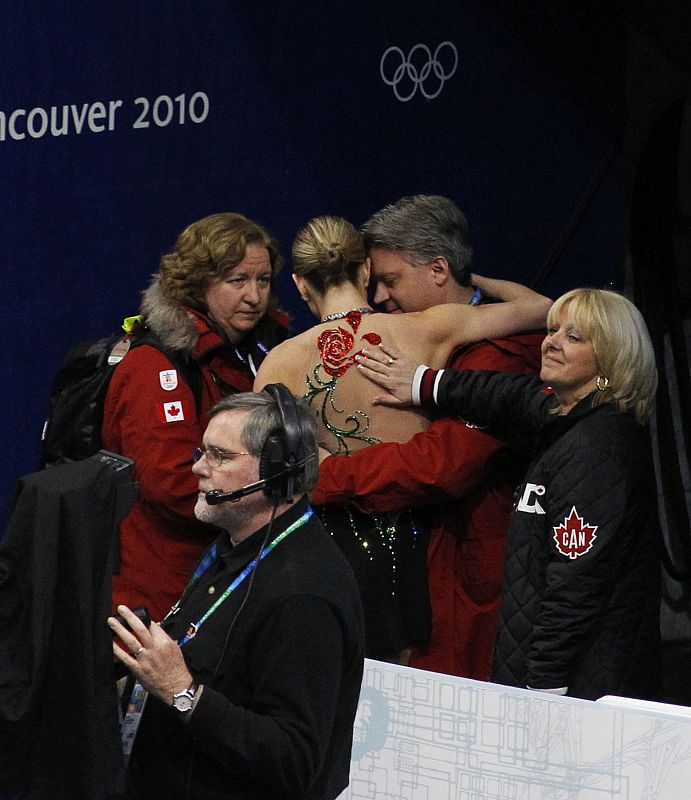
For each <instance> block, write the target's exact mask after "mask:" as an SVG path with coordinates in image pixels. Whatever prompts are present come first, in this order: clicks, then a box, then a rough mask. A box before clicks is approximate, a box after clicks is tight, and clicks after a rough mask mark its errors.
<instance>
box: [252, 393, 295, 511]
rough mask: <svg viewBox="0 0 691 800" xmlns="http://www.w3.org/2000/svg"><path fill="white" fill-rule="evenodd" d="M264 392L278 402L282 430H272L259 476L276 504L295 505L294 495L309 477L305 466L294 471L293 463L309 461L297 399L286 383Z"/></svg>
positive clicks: (263, 455)
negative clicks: (293, 503) (281, 502)
mask: <svg viewBox="0 0 691 800" xmlns="http://www.w3.org/2000/svg"><path fill="white" fill-rule="evenodd" d="M264 391H265V392H266V393H267V394H268V395H270V396H271V397H273V398H274V400H275V401H276V405H277V406H278V410H279V413H280V416H281V424H282V429H277V430H275V431H272V432H271V434H269V436H268V438H267V440H266V442H265V443H264V447H263V448H262V455H261V458H260V460H259V476H260V478H262V479H264V478H266V479H267V481H268V482H267V485H266V488H265V489H264V491H265V492H266V494H267V495H269V497H271V498H273V499H274V500H275V501H278V500H285V501H288V502H290V503H292V502H293V496H294V494H295V493H296V492H299V491H300V490H301V488H302V486H303V485H304V477H305V466H304V463H302V464H301V465H300V466H299V467H296V468H295V469H292V470H291V469H290V465H291V464H297V463H299V462H301V461H302V462H304V458H305V445H304V442H303V440H302V427H301V425H300V421H299V416H298V411H297V406H296V403H295V397H294V396H293V394H292V393H291V392H290V391H289V389H288V388H287V387H286V386H284V385H283V384H282V383H270V384H267V385H266V386H265V387H264ZM286 470H288V472H287V473H286ZM279 473H280V475H279Z"/></svg>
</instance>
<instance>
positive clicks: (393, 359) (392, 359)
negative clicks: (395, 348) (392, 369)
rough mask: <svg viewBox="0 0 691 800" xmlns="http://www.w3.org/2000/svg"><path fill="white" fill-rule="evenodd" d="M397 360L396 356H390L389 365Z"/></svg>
mask: <svg viewBox="0 0 691 800" xmlns="http://www.w3.org/2000/svg"><path fill="white" fill-rule="evenodd" d="M395 360H396V359H395V358H393V357H392V356H389V361H388V364H389V366H391V365H392V364H393V362H394V361H395Z"/></svg>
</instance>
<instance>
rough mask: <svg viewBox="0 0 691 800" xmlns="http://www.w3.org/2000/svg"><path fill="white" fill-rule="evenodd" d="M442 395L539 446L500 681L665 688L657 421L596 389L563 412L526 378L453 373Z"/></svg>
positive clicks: (515, 545) (515, 529)
mask: <svg viewBox="0 0 691 800" xmlns="http://www.w3.org/2000/svg"><path fill="white" fill-rule="evenodd" d="M437 400H438V405H439V406H440V407H441V408H444V409H445V410H447V411H456V412H457V413H459V414H460V415H461V416H463V417H464V418H467V419H468V420H470V421H471V422H475V423H477V424H480V425H488V426H489V427H490V430H491V432H493V433H496V434H498V435H502V436H504V437H506V438H511V437H513V436H514V434H518V433H522V434H524V435H525V434H526V433H527V434H528V435H529V441H530V446H531V447H532V448H533V450H532V460H531V464H530V467H529V469H528V472H527V475H526V477H525V480H524V481H523V483H522V484H521V485H520V486H519V488H518V490H517V493H516V505H515V509H514V513H513V516H512V519H511V527H510V531H509V539H508V550H507V557H506V565H505V578H504V593H503V601H502V615H501V623H500V627H499V633H498V638H497V644H496V648H495V654H494V666H493V674H492V680H494V681H496V682H498V683H502V684H507V685H512V686H528V687H531V688H537V689H548V688H550V689H551V688H568V694H569V695H571V696H575V697H582V698H590V699H594V698H597V697H600V696H602V695H604V694H619V695H625V696H630V697H641V698H650V697H651V696H654V688H655V682H656V681H655V679H656V676H657V675H659V666H658V659H659V650H660V636H659V605H660V552H659V548H660V533H659V527H658V517H657V500H656V490H655V479H654V472H653V466H652V461H651V455H650V447H649V439H648V434H647V431H646V429H645V428H643V427H641V426H640V425H638V424H637V422H636V421H635V419H634V418H633V417H632V416H631V415H629V414H625V413H621V412H619V411H618V409H617V408H616V407H614V406H612V405H600V406H597V407H593V406H592V396H591V397H587V398H585V399H584V400H582V401H581V402H580V403H579V404H578V405H577V406H576V407H575V408H574V409H572V411H571V412H570V413H569V414H567V415H565V416H554V415H551V414H550V413H549V409H550V408H552V407H553V406H554V403H555V400H554V396H553V395H551V394H550V393H549V391H548V390H546V387H545V385H544V384H543V383H542V382H541V381H539V380H535V379H531V378H527V377H524V376H516V375H506V374H500V373H489V372H465V373H455V372H452V371H445V372H444V373H443V375H442V376H441V379H440V382H439V387H438V398H437ZM525 441H526V440H525V439H524V440H523V442H524V444H523V446H526V445H525Z"/></svg>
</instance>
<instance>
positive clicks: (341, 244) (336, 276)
mask: <svg viewBox="0 0 691 800" xmlns="http://www.w3.org/2000/svg"><path fill="white" fill-rule="evenodd" d="M366 256H367V253H366V252H365V245H364V243H363V241H362V236H361V234H360V233H359V231H358V230H357V229H356V228H355V226H354V225H352V224H351V223H350V222H348V220H347V219H343V217H330V216H324V217H314V219H311V220H309V222H307V223H306V224H305V225H304V226H303V227H302V228H301V229H300V230H299V231H298V233H297V235H296V237H295V241H294V242H293V272H294V273H295V274H296V275H302V276H303V277H305V278H307V280H308V281H309V282H310V284H311V285H312V286H313V287H314V288H315V289H316V290H317V291H318V292H320V293H321V294H323V293H324V291H325V289H328V288H330V287H331V286H340V285H341V284H342V283H345V282H346V281H348V282H349V283H352V284H355V283H356V282H357V279H358V274H359V270H360V267H361V265H362V263H363V262H364V260H365V258H366Z"/></svg>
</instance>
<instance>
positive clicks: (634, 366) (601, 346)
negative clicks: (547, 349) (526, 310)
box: [547, 289, 657, 423]
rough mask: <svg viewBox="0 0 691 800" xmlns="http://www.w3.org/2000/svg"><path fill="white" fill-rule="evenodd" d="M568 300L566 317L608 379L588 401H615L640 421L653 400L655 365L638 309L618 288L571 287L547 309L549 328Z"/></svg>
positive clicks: (643, 419) (555, 322)
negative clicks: (615, 290) (585, 341)
mask: <svg viewBox="0 0 691 800" xmlns="http://www.w3.org/2000/svg"><path fill="white" fill-rule="evenodd" d="M567 305H568V310H569V316H570V317H571V321H572V322H573V323H574V325H575V326H576V327H577V328H578V330H579V331H580V333H581V334H582V335H583V336H584V337H585V338H586V339H588V341H589V342H590V343H591V344H592V346H593V350H594V351H595V359H596V361H597V366H598V372H599V374H600V375H601V376H603V377H604V378H607V386H606V388H604V389H602V390H600V391H598V392H597V393H596V395H595V398H594V400H593V403H594V404H598V403H605V402H609V401H615V402H617V403H618V404H619V407H620V408H621V409H622V410H626V411H632V412H633V413H634V414H635V416H636V419H637V420H638V421H639V422H640V423H644V422H645V421H646V420H647V419H648V417H649V416H650V412H651V411H652V407H653V404H654V402H655V392H656V390H657V368H656V366H655V354H654V352H653V346H652V343H651V341H650V335H649V333H648V328H647V327H646V324H645V321H644V320H643V317H642V315H641V312H640V311H639V310H638V309H637V308H636V306H635V305H634V304H633V303H632V302H631V301H630V300H627V298H626V297H624V296H623V295H621V294H618V293H617V292H612V291H608V290H607V289H572V290H571V291H570V292H567V293H566V294H563V295H562V296H561V297H560V298H559V299H558V300H556V301H555V302H554V304H553V305H552V307H551V308H550V310H549V314H548V316H547V327H548V328H550V327H552V326H553V325H555V324H558V321H559V317H560V314H561V311H562V309H563V308H565V307H566V306H567ZM602 383H603V384H604V381H603V382H602Z"/></svg>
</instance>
